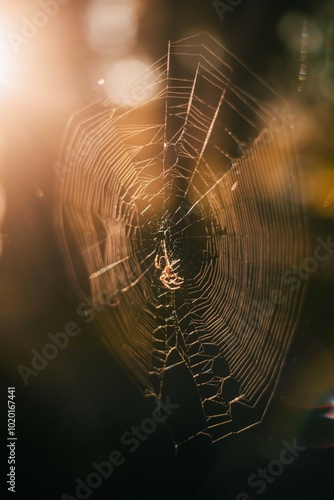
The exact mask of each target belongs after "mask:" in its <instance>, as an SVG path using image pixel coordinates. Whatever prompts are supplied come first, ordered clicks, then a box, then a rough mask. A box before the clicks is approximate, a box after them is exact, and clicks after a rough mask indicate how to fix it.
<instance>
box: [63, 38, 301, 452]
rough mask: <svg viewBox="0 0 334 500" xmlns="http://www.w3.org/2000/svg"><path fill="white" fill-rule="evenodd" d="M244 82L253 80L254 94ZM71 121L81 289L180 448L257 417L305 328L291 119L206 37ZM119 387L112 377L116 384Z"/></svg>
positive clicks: (68, 207) (66, 224) (67, 252)
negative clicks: (295, 272) (167, 405)
mask: <svg viewBox="0 0 334 500" xmlns="http://www.w3.org/2000/svg"><path fill="white" fill-rule="evenodd" d="M245 89H246V90H245ZM121 92H122V96H123V98H122V102H125V101H124V96H125V97H127V99H128V100H127V104H126V105H123V106H119V105H117V104H115V103H117V102H120V101H119V99H118V96H115V98H113V99H112V98H111V99H106V100H103V99H101V100H100V101H98V102H96V103H94V104H93V105H90V106H88V107H87V108H86V109H84V110H82V111H80V112H79V113H77V114H76V115H75V116H74V117H73V118H72V120H71V122H70V124H69V127H68V130H67V133H66V137H65V141H64V145H63V148H62V154H61V159H60V162H59V164H58V167H59V168H58V172H57V173H58V176H57V178H58V180H57V196H56V201H57V204H56V214H57V217H56V221H57V228H58V232H59V236H60V242H61V246H62V250H63V254H64V257H65V260H66V263H67V268H68V271H69V274H70V276H71V278H72V282H73V285H74V286H75V288H76V291H77V293H78V294H79V296H80V297H81V298H82V299H84V300H85V302H86V303H87V314H88V313H89V308H92V309H94V311H95V312H96V318H97V323H98V325H99V331H100V332H101V334H102V335H103V338H104V340H105V342H106V344H107V345H108V346H109V348H110V349H111V351H112V352H113V353H114V356H115V357H117V359H118V360H119V361H120V362H121V363H122V364H123V365H124V366H125V367H126V368H127V369H128V371H129V373H131V375H132V376H133V378H134V379H135V380H136V382H137V383H138V384H139V385H140V387H141V388H143V389H144V390H145V392H146V394H147V395H151V396H153V397H155V398H156V399H157V401H165V400H166V398H170V401H172V402H173V403H174V404H179V408H178V410H177V411H175V414H174V413H173V414H172V415H171V416H170V418H169V419H168V422H167V425H168V427H169V429H170V430H171V434H172V435H173V439H174V441H175V443H176V444H180V443H182V442H184V441H186V440H188V439H190V438H192V437H194V436H199V435H202V436H205V437H206V438H207V439H208V440H210V441H213V442H215V441H217V440H220V439H222V438H223V437H225V436H227V435H229V434H230V433H235V432H240V431H242V430H244V429H246V428H248V427H250V426H252V425H254V424H255V423H257V422H259V421H261V419H262V418H263V415H264V413H265V410H266V408H267V407H268V404H269V402H270V400H271V398H272V395H273V392H274V389H275V386H276V384H277V381H278V378H279V375H280V373H281V370H282V367H283V365H284V361H285V359H286V357H287V355H288V352H289V346H290V345H291V340H292V338H293V335H294V333H295V331H296V326H297V323H298V318H299V314H300V308H301V304H302V296H303V282H300V283H299V286H298V287H292V286H291V283H289V280H288V279H287V278H286V271H288V270H289V269H291V268H292V267H293V266H294V265H298V264H300V263H301V262H302V260H303V259H304V258H305V255H306V254H307V240H306V232H305V227H304V216H303V205H302V200H301V193H300V185H299V174H298V165H297V162H296V156H295V153H294V143H293V134H294V129H293V124H292V122H291V119H290V115H289V113H288V110H287V108H286V106H285V103H284V102H282V101H281V100H280V99H279V98H278V96H277V95H275V94H274V92H273V91H272V90H271V89H269V88H268V87H267V86H266V85H265V83H263V82H262V81H260V80H258V79H257V78H256V77H255V76H254V75H253V74H252V72H250V71H249V70H248V69H247V68H246V67H245V66H243V64H242V63H241V62H240V61H238V60H237V59H235V58H234V57H233V56H232V55H231V54H230V53H229V52H228V51H227V50H226V49H225V48H224V47H222V46H221V45H220V44H219V43H218V42H216V41H215V40H214V39H212V38H211V37H210V36H209V35H206V34H205V35H198V36H194V37H189V38H187V39H184V40H180V41H177V42H174V43H170V45H169V47H168V53H167V55H166V56H164V57H163V58H161V59H160V60H159V61H158V62H157V63H156V64H154V65H153V66H152V67H150V68H149V69H148V70H147V71H146V72H144V73H143V74H141V75H139V76H138V78H137V79H136V80H135V81H133V82H130V83H129V85H128V86H127V87H126V88H124V89H122V90H121ZM110 383H114V382H113V381H110Z"/></svg>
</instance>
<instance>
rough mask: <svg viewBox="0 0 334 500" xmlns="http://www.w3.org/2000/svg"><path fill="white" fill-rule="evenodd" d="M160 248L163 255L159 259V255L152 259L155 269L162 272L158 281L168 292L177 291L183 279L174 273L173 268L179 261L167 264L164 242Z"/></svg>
mask: <svg viewBox="0 0 334 500" xmlns="http://www.w3.org/2000/svg"><path fill="white" fill-rule="evenodd" d="M161 246H162V249H163V255H162V256H161V257H159V254H157V255H156V257H155V259H154V264H155V267H156V268H157V269H160V270H161V271H162V273H161V275H160V277H159V279H160V281H161V283H162V284H163V285H164V286H165V287H166V288H168V289H169V290H178V289H179V288H180V287H181V285H182V283H183V282H184V279H183V278H181V277H180V276H178V275H177V273H176V272H174V266H175V264H177V263H178V262H180V259H177V260H173V261H172V262H169V258H168V254H167V248H166V242H165V240H163V241H162V242H161Z"/></svg>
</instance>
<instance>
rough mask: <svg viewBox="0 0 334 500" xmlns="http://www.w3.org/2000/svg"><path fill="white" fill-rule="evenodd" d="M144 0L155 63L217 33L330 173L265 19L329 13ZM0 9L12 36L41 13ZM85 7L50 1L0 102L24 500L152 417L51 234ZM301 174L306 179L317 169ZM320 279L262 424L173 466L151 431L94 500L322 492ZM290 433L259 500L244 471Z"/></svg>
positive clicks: (322, 101)
mask: <svg viewBox="0 0 334 500" xmlns="http://www.w3.org/2000/svg"><path fill="white" fill-rule="evenodd" d="M143 3H144V4H145V9H144V10H143V14H142V16H141V18H140V32H139V42H140V43H141V44H142V46H143V48H144V49H145V51H146V52H147V53H148V54H149V56H150V57H151V59H152V60H153V61H154V60H155V59H157V58H159V57H161V56H162V55H164V54H165V53H166V50H167V43H168V40H176V39H179V38H182V37H183V36H184V34H185V33H187V32H188V31H190V30H193V31H209V32H212V33H213V34H214V33H217V34H219V36H221V37H222V39H223V43H224V44H225V45H226V46H227V47H228V49H229V50H231V51H232V52H233V53H234V54H235V55H236V56H237V57H239V58H240V59H241V60H242V61H244V62H245V63H246V64H247V65H248V66H249V67H250V68H251V69H252V70H253V71H254V72H256V73H257V74H259V75H260V76H261V77H263V78H264V79H265V80H266V81H267V82H268V83H269V84H270V85H271V86H272V87H274V88H276V89H277V90H278V92H279V93H280V94H281V95H283V96H284V97H286V98H293V99H295V100H296V101H297V100H298V102H299V103H300V102H302V104H303V105H304V106H305V107H306V109H310V110H311V111H312V113H313V114H314V116H315V117H316V118H317V120H319V124H317V125H316V126H315V128H316V130H318V129H320V132H319V136H317V135H315V136H314V137H313V138H312V141H313V143H312V141H310V142H311V143H312V147H310V144H308V148H309V149H307V148H306V146H305V155H306V152H308V153H309V155H311V157H312V158H313V159H314V162H317V167H319V168H318V172H317V175H318V177H319V175H320V176H321V162H320V160H319V158H320V159H321V161H323V162H325V163H326V165H327V164H330V162H331V161H332V150H331V145H330V142H331V138H330V136H331V133H332V132H331V129H330V127H328V126H326V127H325V126H322V125H321V120H322V119H323V122H326V124H328V123H330V118H328V116H331V111H332V103H331V102H329V101H328V99H327V98H326V96H323V95H321V92H320V91H319V89H317V86H316V82H315V80H314V81H312V78H311V83H310V87H309V89H308V91H307V89H306V91H305V98H304V101H303V98H301V97H299V96H298V97H297V90H296V89H297V87H298V71H299V54H298V53H297V54H292V53H291V52H290V51H288V50H287V48H286V47H285V45H284V44H283V43H282V41H281V39H280V38H279V35H278V33H277V24H278V22H279V20H280V19H281V18H282V16H283V15H284V14H285V13H287V12H288V11H290V10H295V11H297V12H300V13H305V14H307V15H309V16H311V17H313V18H314V19H316V20H317V21H318V23H319V25H321V26H322V27H323V29H324V30H325V26H326V21H327V20H328V19H329V17H330V12H331V8H332V4H331V3H328V2H316V1H315V0H314V1H313V2H311V1H299V2H297V1H295V2H293V1H280V2H275V1H273V0H268V1H265V0H259V1H252V0H244V1H243V2H241V3H240V5H238V6H236V7H235V9H234V11H233V12H227V13H226V15H225V19H224V20H223V21H221V20H220V19H219V17H218V15H217V13H216V11H215V9H214V7H213V5H212V3H211V2H210V1H207V0H196V1H190V0H189V1H188V0H186V1H176V0H173V1H168V2H167V1H166V2H163V1H153V0H148V1H147V2H143ZM4 4H5V9H4V12H7V13H8V14H9V17H10V19H11V22H12V25H13V26H14V28H12V29H13V30H14V31H15V27H16V30H17V31H19V26H20V22H21V21H20V20H21V18H22V16H29V14H30V13H34V12H35V11H36V9H37V8H38V3H37V2H27V1H25V2H23V1H17V2H14V6H13V3H10V2H4ZM86 4H87V2H85V1H75V0H72V2H70V3H69V4H68V5H64V6H61V8H60V11H59V14H58V15H57V16H56V17H55V18H54V19H51V20H50V22H49V24H48V25H47V26H46V27H44V28H42V29H41V30H40V32H39V33H38V35H37V36H36V37H35V38H34V39H32V40H31V41H30V43H29V45H27V46H26V47H22V50H20V52H19V54H16V55H15V56H13V57H15V58H16V59H15V60H16V62H17V65H16V69H15V71H14V73H13V75H12V76H13V81H14V85H13V86H12V87H11V88H10V89H7V90H6V92H5V93H2V94H0V109H1V117H0V132H1V145H0V146H1V156H2V158H1V164H0V167H1V169H0V175H1V177H0V182H1V184H2V185H3V187H4V189H5V192H6V211H5V219H4V221H3V224H2V227H1V233H2V241H3V251H2V255H1V257H0V272H1V281H0V300H1V302H0V303H1V316H0V321H1V323H0V325H1V360H2V368H1V371H2V373H1V397H0V401H1V402H0V413H1V419H2V423H3V425H4V427H3V431H2V434H1V448H2V450H3V451H4V456H3V458H2V462H1V468H0V470H1V481H0V488H1V490H3V491H4V494H6V493H8V492H7V490H6V485H5V482H6V478H5V474H6V473H7V464H6V455H7V453H6V450H5V437H6V413H7V408H6V388H7V386H8V385H9V386H16V412H17V437H18V441H17V468H16V470H17V493H16V496H17V498H20V499H21V498H26V497H27V496H28V494H31V495H33V497H34V498H35V499H36V500H37V499H50V500H53V499H56V498H61V495H62V494H63V493H65V492H66V493H68V494H69V495H72V496H73V497H74V496H75V493H74V492H75V487H76V484H75V478H76V477H80V478H82V479H83V480H85V478H86V477H87V475H88V474H89V473H91V472H92V471H93V469H92V465H91V463H92V462H93V461H96V462H100V461H102V460H106V459H107V457H108V455H109V453H110V452H111V451H112V450H113V449H117V448H118V449H119V448H120V446H121V445H120V436H121V435H122V433H123V432H124V431H126V430H128V429H129V428H130V427H131V426H132V425H139V424H140V423H141V421H142V420H143V419H144V418H147V417H150V416H151V414H152V410H153V408H154V406H153V402H152V401H151V400H149V399H145V398H144V397H143V395H142V394H141V392H140V391H139V390H138V389H137V388H136V386H135V385H134V384H133V382H132V380H131V379H130V377H129V375H128V374H127V373H126V372H125V371H124V370H123V369H122V368H121V367H120V366H119V365H118V364H117V360H116V359H114V358H113V357H112V355H111V354H110V353H109V352H108V351H107V350H106V349H105V347H104V345H103V344H102V342H101V341H100V339H99V337H98V335H97V333H96V331H95V328H94V324H90V325H87V323H85V321H83V319H82V318H79V317H78V315H77V313H76V307H77V305H78V303H79V302H80V301H79V300H78V299H77V298H76V297H75V296H74V294H73V293H72V291H71V283H70V282H69V280H68V278H67V276H66V272H65V266H64V263H63V260H62V256H61V254H60V250H59V247H58V243H57V235H56V230H55V226H54V220H53V219H54V217H53V206H54V205H53V204H54V199H53V197H54V185H55V171H54V169H53V168H52V164H53V162H54V161H55V160H56V159H57V155H58V150H59V146H60V144H61V140H62V137H63V134H64V130H65V126H66V123H67V121H68V119H69V117H70V116H71V114H72V113H74V112H76V111H78V110H79V109H81V108H82V107H84V106H86V105H89V104H90V103H92V102H93V101H94V99H95V98H96V97H97V95H96V92H97V91H96V90H95V89H94V88H93V86H92V84H91V82H90V81H89V78H88V77H87V71H86V69H87V65H88V64H89V63H90V62H91V61H92V60H94V58H95V57H96V55H95V54H94V53H93V51H92V50H91V49H89V47H88V46H87V44H86V42H85V37H84V30H83V15H84V9H85V5H86ZM314 66H316V61H314ZM319 109H320V111H319ZM326 120H327V121H326ZM320 136H321V141H320V144H319V146H317V144H316V141H317V139H318V137H320ZM320 149H321V152H319V150H320ZM308 158H310V156H309V157H308ZM306 163H307V162H306ZM310 163H312V162H310V161H309V162H308V163H307V164H310ZM309 168H310V170H311V171H312V168H314V165H313V164H312V165H311V166H310V167H309ZM319 171H320V172H319ZM318 177H317V178H318ZM331 187H334V186H330V185H328V188H329V189H328V191H329V190H330V189H331ZM308 216H309V227H310V233H311V239H312V238H315V236H318V235H319V236H321V235H327V234H329V233H330V232H331V231H333V219H332V217H325V216H324V215H323V214H322V213H319V212H317V211H316V210H315V209H314V208H313V207H312V206H310V208H309V212H308ZM331 260H333V259H331ZM332 276H333V263H332V262H330V261H329V262H328V263H326V268H321V269H319V272H317V273H315V275H314V276H312V278H311V280H310V287H309V289H310V291H309V293H308V295H307V298H306V303H305V307H304V314H303V318H302V321H301V325H300V328H299V332H298V335H297V338H296V341H295V344H294V346H293V348H292V350H291V356H290V357H289V360H288V363H287V366H286V369H285V372H284V374H283V377H282V379H281V380H280V384H279V386H278V387H277V390H276V392H275V396H274V398H273V401H272V404H271V406H270V408H269V411H268V412H267V413H266V415H265V418H264V420H263V422H262V423H261V424H260V425H258V426H257V427H255V428H252V429H250V430H248V431H245V432H244V433H242V434H239V435H236V436H230V437H228V438H226V439H224V440H223V441H222V442H221V443H219V444H217V445H216V446H213V447H210V448H207V447H206V446H204V445H202V443H201V442H198V441H196V440H194V442H192V443H190V444H188V445H187V446H185V447H184V448H183V449H181V450H179V453H178V455H177V456H176V455H175V449H174V444H173V441H172V439H171V437H170V436H169V434H168V432H167V430H166V429H165V428H164V426H163V425H161V426H159V428H158V430H157V431H156V432H155V433H154V434H152V435H151V436H150V437H149V438H148V440H147V441H145V442H144V443H142V444H141V446H140V448H139V449H138V450H137V451H136V452H135V453H133V454H130V453H129V452H127V451H126V450H124V456H125V457H126V462H125V463H124V464H123V465H122V466H121V467H119V468H118V469H117V470H115V472H114V473H113V475H112V477H111V478H110V479H108V480H105V481H104V482H103V484H102V486H101V487H100V488H99V489H97V490H96V491H94V492H93V493H92V495H91V497H90V498H94V499H97V498H101V499H108V498H120V499H127V500H128V499H135V498H146V499H151V498H152V499H153V498H159V499H179V498H189V499H199V500H201V499H206V500H210V499H216V498H217V499H228V500H229V499H235V498H237V495H238V493H240V492H242V491H245V492H247V493H248V494H249V498H251V499H252V500H253V499H255V498H261V499H263V500H265V499H273V500H274V499H282V498H284V499H286V500H299V499H303V500H306V499H308V500H314V499H315V498H317V499H318V500H325V499H327V498H328V497H330V496H332V494H333V485H334V482H333V475H332V467H333V459H334V454H333V448H332V446H333V443H334V437H333V425H330V424H332V422H333V421H332V420H329V419H326V418H325V417H324V416H323V414H324V412H323V411H321V410H320V411H319V412H318V413H317V412H316V411H315V410H314V409H313V411H312V404H311V403H310V402H313V405H315V404H316V403H319V400H320V396H321V395H324V394H326V393H328V392H329V391H330V390H331V391H332V393H331V394H333V385H334V384H333V380H334V362H333V340H332V339H333V319H332V309H333V298H334V297H333V286H332ZM68 321H76V322H77V323H78V324H79V325H80V328H81V329H82V332H81V334H80V335H79V336H77V337H75V338H73V339H71V340H70V343H69V345H68V347H67V348H66V349H65V350H64V351H62V352H60V353H59V355H58V357H57V358H56V359H55V360H52V361H50V362H49V365H48V366H47V367H46V369H45V370H44V371H42V372H41V373H40V374H39V375H38V376H36V377H34V376H32V377H30V378H29V385H28V386H27V387H25V386H24V384H23V382H22V379H21V378H20V376H19V374H18V371H17V366H18V365H19V364H23V365H26V366H29V364H30V361H31V353H30V351H31V349H32V348H36V349H37V350H41V349H42V348H43V346H44V345H45V344H46V343H47V334H48V333H49V332H53V333H56V332H59V331H63V329H64V326H65V324H66V323H67V322H68ZM317 398H318V400H317ZM303 402H304V403H303ZM294 438H297V440H298V442H300V443H302V444H305V445H306V446H307V450H305V451H303V452H301V454H300V457H298V458H297V459H296V460H295V462H294V463H293V464H291V466H288V467H286V469H285V470H284V472H283V473H282V474H281V475H280V476H279V477H277V479H275V481H274V483H273V484H268V486H267V488H266V491H265V492H264V493H263V494H262V495H260V496H257V495H256V494H255V489H252V488H250V487H249V486H248V485H247V479H248V477H249V475H250V474H252V473H254V472H256V471H257V469H258V468H259V467H267V466H268V464H269V463H270V461H271V460H273V459H276V458H277V457H278V456H279V453H280V451H281V450H282V449H283V445H282V441H284V440H286V441H288V442H292V441H293V439H294ZM8 494H9V493H8ZM241 498H242V497H240V499H241ZM245 498H247V497H245ZM240 499H239V500H240Z"/></svg>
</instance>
